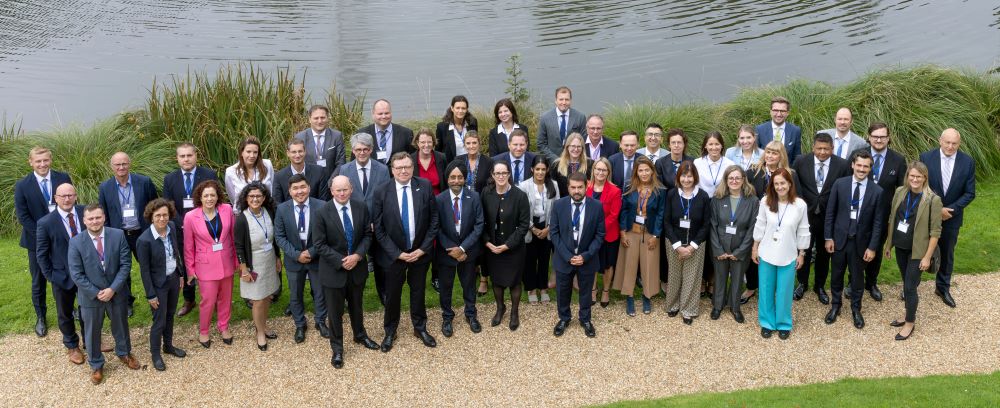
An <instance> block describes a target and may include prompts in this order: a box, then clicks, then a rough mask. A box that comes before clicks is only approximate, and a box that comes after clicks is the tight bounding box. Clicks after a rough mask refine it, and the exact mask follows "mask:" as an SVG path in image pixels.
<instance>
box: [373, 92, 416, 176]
mask: <svg viewBox="0 0 1000 408" xmlns="http://www.w3.org/2000/svg"><path fill="white" fill-rule="evenodd" d="M372 122H374V123H372V124H370V125H368V126H365V127H363V128H361V129H359V130H358V133H367V134H369V135H372V136H373V137H374V138H375V146H374V149H375V150H374V151H373V152H372V154H373V155H374V157H375V160H377V161H379V162H380V163H382V164H384V165H386V166H388V165H389V158H390V157H392V156H393V155H395V154H396V153H399V152H407V153H413V152H415V151H417V149H416V148H414V147H413V131H412V130H410V128H408V127H406V126H402V125H397V124H395V123H392V105H390V104H389V101H388V100H385V99H379V100H376V101H375V103H373V104H372ZM376 185H377V184H376Z"/></svg>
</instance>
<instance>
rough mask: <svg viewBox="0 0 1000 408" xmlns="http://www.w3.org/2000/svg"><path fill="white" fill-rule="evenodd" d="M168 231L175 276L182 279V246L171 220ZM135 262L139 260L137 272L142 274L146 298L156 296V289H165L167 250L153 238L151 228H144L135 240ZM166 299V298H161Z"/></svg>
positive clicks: (183, 272) (183, 274) (184, 273)
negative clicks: (175, 265)
mask: <svg viewBox="0 0 1000 408" xmlns="http://www.w3.org/2000/svg"><path fill="white" fill-rule="evenodd" d="M167 228H168V229H169V231H170V232H169V233H168V234H167V237H168V238H169V239H170V243H171V245H172V246H173V248H174V254H173V255H174V260H175V261H176V262H177V269H176V270H175V271H174V274H176V276H179V277H181V279H184V277H185V276H187V273H186V272H185V270H184V257H183V255H182V254H183V253H184V251H183V248H181V246H180V240H179V239H178V238H179V237H180V235H179V234H178V232H177V227H176V226H174V222H173V221H171V222H170V224H168V227H167ZM135 253H136V257H135V260H136V262H139V274H140V275H141V276H142V287H143V289H145V290H146V299H147V300H148V299H152V298H155V297H156V290H157V289H160V290H162V289H165V288H166V286H167V250H166V249H165V248H164V247H163V243H161V242H160V241H159V240H158V239H155V238H153V230H152V229H151V228H146V230H145V231H143V232H142V234H140V235H139V238H138V239H136V241H135ZM161 300H166V299H161Z"/></svg>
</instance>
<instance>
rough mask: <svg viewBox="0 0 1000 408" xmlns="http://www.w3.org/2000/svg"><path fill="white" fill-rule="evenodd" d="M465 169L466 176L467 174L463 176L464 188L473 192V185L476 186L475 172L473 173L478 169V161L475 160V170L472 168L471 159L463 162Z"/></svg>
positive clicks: (474, 187)
mask: <svg viewBox="0 0 1000 408" xmlns="http://www.w3.org/2000/svg"><path fill="white" fill-rule="evenodd" d="M465 168H466V170H467V171H466V174H468V175H467V176H465V186H466V187H469V188H470V189H472V190H475V189H476V186H475V184H476V172H475V170H478V169H479V160H476V168H475V169H473V168H472V160H471V159H469V160H466V161H465Z"/></svg>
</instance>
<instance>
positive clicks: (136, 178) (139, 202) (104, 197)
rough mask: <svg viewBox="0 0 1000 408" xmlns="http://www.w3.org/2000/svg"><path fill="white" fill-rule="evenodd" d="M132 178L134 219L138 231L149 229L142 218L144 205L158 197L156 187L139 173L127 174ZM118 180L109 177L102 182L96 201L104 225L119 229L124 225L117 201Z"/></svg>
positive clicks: (147, 222)
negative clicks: (101, 210)
mask: <svg viewBox="0 0 1000 408" xmlns="http://www.w3.org/2000/svg"><path fill="white" fill-rule="evenodd" d="M129 176H131V178H132V202H133V203H135V217H136V218H137V219H138V220H139V229H143V228H149V221H146V218H145V217H143V216H142V213H143V211H145V210H146V204H148V203H149V202H150V201H153V200H155V199H156V197H158V196H159V195H158V194H157V192H156V186H154V185H153V182H152V181H151V180H150V179H149V177H146V176H143V175H142V174H139V173H129ZM118 186H119V184H118V180H117V179H115V178H114V177H111V178H109V179H107V180H104V182H103V183H101V185H100V187H98V193H97V201H98V202H99V203H100V205H101V208H103V209H104V216H105V222H104V225H107V226H109V227H114V228H118V229H121V228H122V225H123V224H124V220H123V219H122V206H121V202H119V200H118V194H119V192H118Z"/></svg>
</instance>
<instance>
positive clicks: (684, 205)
mask: <svg viewBox="0 0 1000 408" xmlns="http://www.w3.org/2000/svg"><path fill="white" fill-rule="evenodd" d="M679 195H680V196H681V210H683V211H684V219H687V218H688V213H689V212H691V198H694V196H693V195H692V197H691V198H685V197H684V191H681V192H680V194H679Z"/></svg>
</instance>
